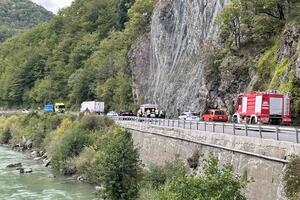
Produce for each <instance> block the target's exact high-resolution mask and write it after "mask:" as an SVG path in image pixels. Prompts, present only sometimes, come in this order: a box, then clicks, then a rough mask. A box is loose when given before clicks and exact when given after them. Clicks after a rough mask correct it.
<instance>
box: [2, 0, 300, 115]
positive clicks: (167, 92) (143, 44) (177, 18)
mask: <svg viewBox="0 0 300 200" xmlns="http://www.w3.org/2000/svg"><path fill="white" fill-rule="evenodd" d="M298 11H299V3H298V2H297V1H293V0H292V1H291V0H289V1H279V0H272V1H269V2H266V1H261V0H250V1H248V0H247V1H246V0H233V1H223V0H212V1H207V2H206V1H204V0H196V1H188V2H185V1H179V0H173V1H166V0H158V1H155V0H144V1H142V0H136V1H133V0H104V1H98V0H86V1H84V0H76V1H74V3H73V4H72V6H71V7H70V8H67V9H65V10H64V11H63V12H61V13H60V14H59V15H58V16H55V17H54V18H53V19H52V20H51V21H50V22H49V23H46V24H42V25H39V26H37V27H34V28H33V29H31V30H29V31H26V32H25V33H23V34H22V35H20V36H19V37H17V38H14V39H13V40H11V41H7V42H5V43H3V45H2V47H0V59H1V60H4V61H5V62H2V63H0V85H1V86H2V87H1V88H0V105H1V106H8V107H18V106H24V105H27V106H30V107H33V106H41V105H42V104H44V103H50V102H55V101H64V102H66V103H67V104H68V106H69V107H73V108H77V107H78V106H79V105H80V103H81V102H82V101H85V100H94V99H99V100H102V101H105V102H106V105H107V110H119V109H122V108H135V107H136V105H138V104H140V103H148V102H155V103H158V104H159V105H160V106H161V107H162V108H163V109H165V110H166V111H167V113H168V114H169V115H170V116H174V115H175V116H176V115H178V114H179V113H180V112H181V111H183V110H185V109H192V110H196V111H200V112H203V111H204V110H205V109H207V108H209V107H219V108H226V109H228V110H229V111H231V110H232V101H233V99H234V97H235V96H236V95H237V94H239V93H241V92H245V91H248V90H266V89H279V90H281V91H282V92H287V93H291V96H292V100H293V102H292V111H293V115H294V117H298V116H300V115H299V114H300V113H299V112H300V96H299V93H300V92H299V88H300V81H299V80H300V70H299V66H300V64H299V63H300V58H299V48H300V47H299V40H300V36H299V35H300V33H299V32H300V27H299V26H300V20H299V19H300V16H299V12H298Z"/></svg>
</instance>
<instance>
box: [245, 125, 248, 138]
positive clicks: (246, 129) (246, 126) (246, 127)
mask: <svg viewBox="0 0 300 200" xmlns="http://www.w3.org/2000/svg"><path fill="white" fill-rule="evenodd" d="M245 132H246V136H248V124H245Z"/></svg>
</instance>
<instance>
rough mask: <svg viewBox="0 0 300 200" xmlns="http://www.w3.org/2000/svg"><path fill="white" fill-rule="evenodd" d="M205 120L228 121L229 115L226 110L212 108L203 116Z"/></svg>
mask: <svg viewBox="0 0 300 200" xmlns="http://www.w3.org/2000/svg"><path fill="white" fill-rule="evenodd" d="M202 119H203V121H215V122H227V121H228V115H227V113H226V112H225V111H224V110H220V109H210V110H208V111H206V112H205V113H204V114H203V116H202Z"/></svg>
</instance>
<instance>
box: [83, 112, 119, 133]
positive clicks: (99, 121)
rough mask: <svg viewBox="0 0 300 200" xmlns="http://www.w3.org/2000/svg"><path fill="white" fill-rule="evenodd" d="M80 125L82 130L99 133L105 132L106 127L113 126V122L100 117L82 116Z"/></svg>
mask: <svg viewBox="0 0 300 200" xmlns="http://www.w3.org/2000/svg"><path fill="white" fill-rule="evenodd" d="M81 124H82V126H83V127H84V128H86V129H88V130H90V131H96V130H98V131H101V130H106V129H107V128H108V127H111V126H112V125H113V124H114V121H113V120H112V119H110V118H108V117H100V116H95V115H92V116H84V117H83V118H82V119H81Z"/></svg>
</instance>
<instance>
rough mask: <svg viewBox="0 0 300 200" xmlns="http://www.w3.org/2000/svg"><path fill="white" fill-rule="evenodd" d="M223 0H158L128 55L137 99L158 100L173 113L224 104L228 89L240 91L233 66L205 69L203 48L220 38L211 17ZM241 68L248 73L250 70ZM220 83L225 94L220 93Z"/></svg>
mask: <svg viewBox="0 0 300 200" xmlns="http://www.w3.org/2000/svg"><path fill="white" fill-rule="evenodd" d="M226 3H228V1H227V0H194V1H192V0H188V1H182V0H159V1H158V3H157V5H156V9H155V11H154V14H153V17H152V23H151V33H150V35H147V36H142V37H141V38H140V39H139V40H137V43H136V45H135V46H134V48H133V50H132V51H131V53H130V56H129V57H130V60H131V69H132V71H133V72H134V73H133V80H134V83H135V84H134V85H135V87H134V88H135V89H134V93H135V96H136V97H137V99H139V101H140V102H139V103H146V102H153V103H158V104H159V105H160V106H161V107H162V108H164V109H166V110H168V112H169V113H171V115H178V114H179V112H181V111H183V110H186V109H191V110H197V111H203V110H204V109H205V108H207V107H216V106H220V107H225V105H227V104H231V102H232V100H231V99H232V98H231V96H230V95H229V96H230V97H229V98H227V99H228V100H225V99H226V98H225V99H224V95H225V91H226V90H228V89H229V90H233V93H237V92H238V91H237V90H239V91H242V90H244V86H243V88H241V87H240V84H239V83H236V80H240V79H239V77H236V76H239V73H235V72H234V70H233V71H226V72H225V73H222V74H220V72H218V71H214V70H211V72H210V74H208V73H207V70H206V69H205V67H206V65H207V58H206V56H207V54H206V51H208V50H210V51H213V49H211V48H210V45H211V44H212V43H214V44H216V43H217V41H218V29H217V27H216V25H215V18H216V16H217V15H218V13H219V12H220V11H221V10H222V8H223V7H224V6H225V5H226ZM228 64H229V65H230V62H229V63H224V64H223V65H224V66H226V65H228ZM238 71H240V70H238ZM245 73H246V76H247V77H248V70H246V72H245ZM223 76H224V77H223ZM217 79H218V80H217ZM221 80H222V81H221ZM247 81H248V80H246V82H247ZM238 82H239V81H238ZM231 86H233V87H234V88H231ZM219 87H220V88H221V90H222V93H224V94H220V93H219V92H220V91H221V90H218V88H219ZM227 92H228V91H227ZM229 99H230V100H229Z"/></svg>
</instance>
